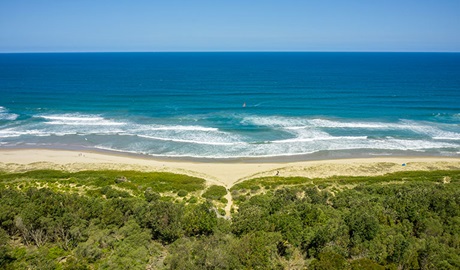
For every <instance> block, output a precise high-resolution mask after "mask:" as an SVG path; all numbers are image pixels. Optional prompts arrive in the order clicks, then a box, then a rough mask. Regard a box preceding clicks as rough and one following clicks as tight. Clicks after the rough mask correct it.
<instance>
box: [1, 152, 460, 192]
mask: <svg viewBox="0 0 460 270" xmlns="http://www.w3.org/2000/svg"><path fill="white" fill-rule="evenodd" d="M403 163H404V164H406V166H402V164H403ZM35 169H61V170H68V171H81V170H96V169H111V170H139V171H163V172H174V173H181V174H188V175H192V176H197V177H201V178H204V179H206V180H207V181H208V182H209V183H215V184H221V185H225V186H226V187H228V188H229V187H231V186H232V185H234V184H235V183H236V182H238V181H241V180H244V179H248V178H252V177H259V176H273V175H275V174H276V172H277V171H279V175H280V176H305V177H310V178H316V177H329V176H333V175H341V176H366V175H368V176H372V175H382V174H385V173H390V172H396V171H414V170H426V171H428V170H454V169H456V170H460V158H459V157H456V158H448V157H377V158H359V159H339V160H320V161H302V162H289V163H223V162H222V163H214V162H213V163H207V162H189V161H160V160H155V159H150V158H140V157H133V156H123V155H114V154H105V153H95V152H81V151H61V150H43V149H21V150H0V171H15V172H20V171H28V170H35Z"/></svg>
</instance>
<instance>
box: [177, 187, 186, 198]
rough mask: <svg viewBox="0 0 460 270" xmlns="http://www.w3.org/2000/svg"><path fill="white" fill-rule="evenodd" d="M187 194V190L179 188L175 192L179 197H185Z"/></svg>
mask: <svg viewBox="0 0 460 270" xmlns="http://www.w3.org/2000/svg"><path fill="white" fill-rule="evenodd" d="M187 194H188V192H187V191H185V190H183V189H181V190H179V192H177V196H179V197H185V196H187Z"/></svg>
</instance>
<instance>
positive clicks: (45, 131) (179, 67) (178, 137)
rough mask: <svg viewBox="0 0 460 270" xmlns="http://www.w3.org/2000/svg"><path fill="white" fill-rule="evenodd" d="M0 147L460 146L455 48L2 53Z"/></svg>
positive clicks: (448, 151)
mask: <svg viewBox="0 0 460 270" xmlns="http://www.w3.org/2000/svg"><path fill="white" fill-rule="evenodd" d="M0 94H1V95H0V148H4V149H7V148H34V147H37V148H53V149H56V148H57V149H102V150H110V151H117V152H121V153H134V154H143V155H148V156H153V157H161V158H197V159H241V158H244V159H247V158H250V159H252V158H256V159H259V158H270V159H273V158H275V159H278V158H281V159H282V158H287V157H289V158H291V159H292V158H294V159H297V158H300V159H306V160H307V159H329V158H331V159H333V158H349V157H367V156H404V155H421V156H424V155H427V156H428V155H429V156H454V157H458V156H460V102H459V101H460V54H457V53H445V54H444V53H443V54H440V53H78V54H1V55H0Z"/></svg>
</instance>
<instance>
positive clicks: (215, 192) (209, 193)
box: [201, 185, 227, 200]
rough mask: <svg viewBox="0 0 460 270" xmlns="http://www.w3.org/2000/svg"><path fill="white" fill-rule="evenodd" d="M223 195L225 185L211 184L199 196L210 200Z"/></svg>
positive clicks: (225, 190) (225, 191) (224, 193)
mask: <svg viewBox="0 0 460 270" xmlns="http://www.w3.org/2000/svg"><path fill="white" fill-rule="evenodd" d="M225 195H227V189H226V188H225V187H223V186H216V185H212V186H210V187H209V188H208V189H207V190H206V191H205V192H204V193H203V195H201V196H202V197H203V198H206V199H210V200H219V199H220V198H222V197H223V196H225Z"/></svg>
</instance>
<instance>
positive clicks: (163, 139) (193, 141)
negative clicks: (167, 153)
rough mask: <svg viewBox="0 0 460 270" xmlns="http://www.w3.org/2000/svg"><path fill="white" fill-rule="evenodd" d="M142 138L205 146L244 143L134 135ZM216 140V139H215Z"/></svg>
mask: <svg viewBox="0 0 460 270" xmlns="http://www.w3.org/2000/svg"><path fill="white" fill-rule="evenodd" d="M134 136H137V137H141V138H146V139H152V140H160V141H170V142H179V143H192V144H205V145H228V146H230V145H236V144H243V143H242V142H220V141H210V140H186V139H174V138H162V137H154V136H147V135H134ZM213 139H214V140H215V138H213Z"/></svg>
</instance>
